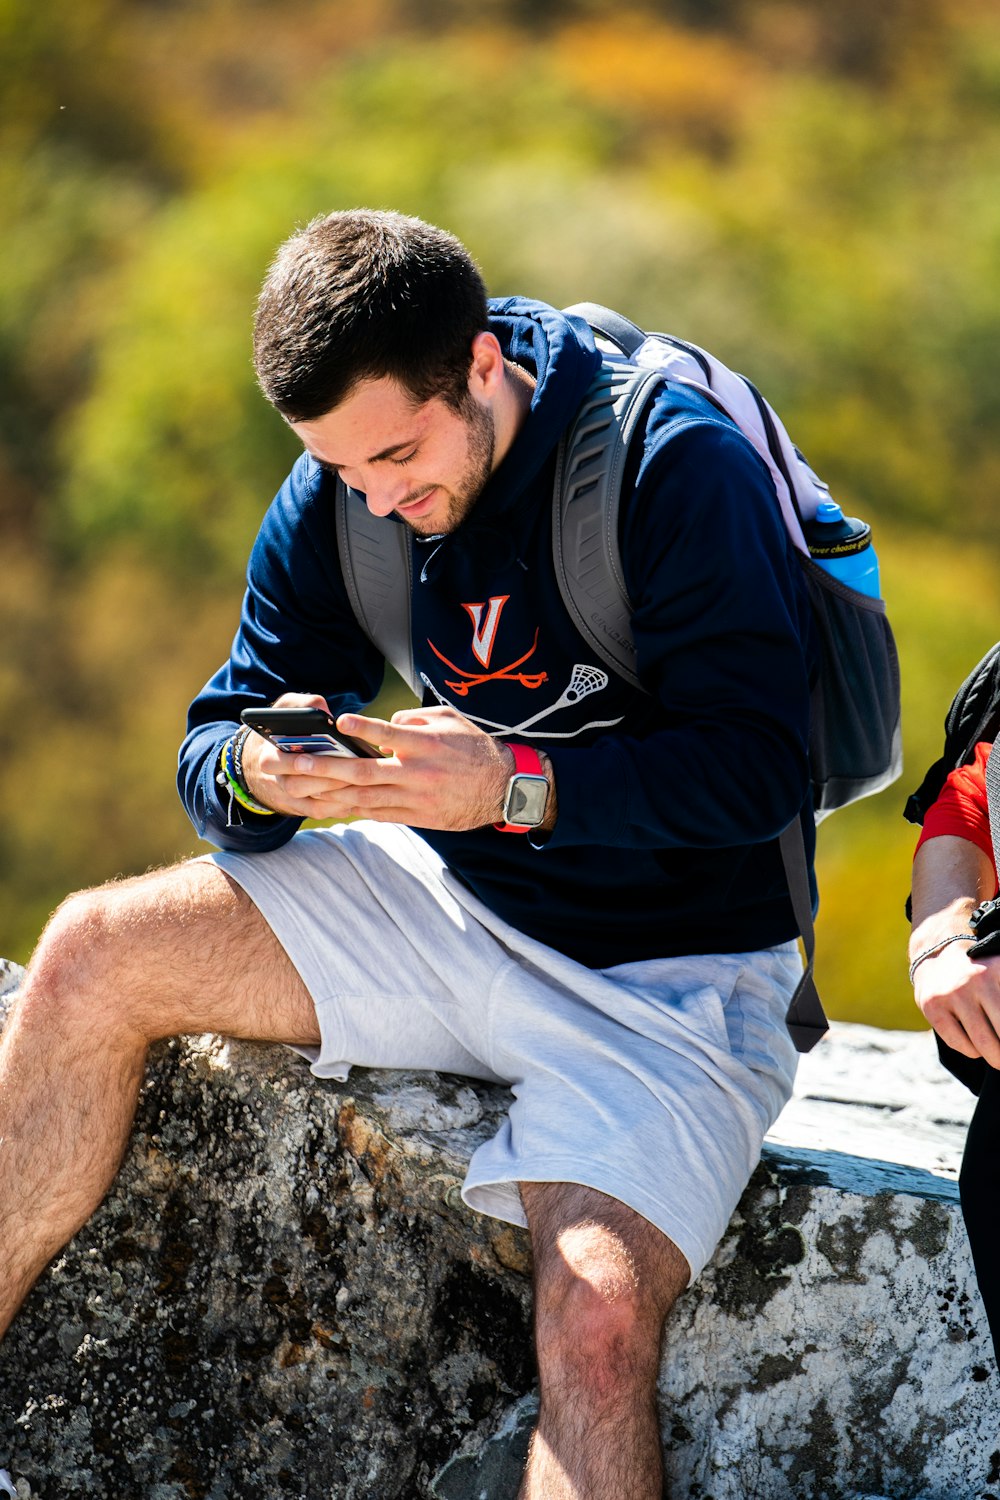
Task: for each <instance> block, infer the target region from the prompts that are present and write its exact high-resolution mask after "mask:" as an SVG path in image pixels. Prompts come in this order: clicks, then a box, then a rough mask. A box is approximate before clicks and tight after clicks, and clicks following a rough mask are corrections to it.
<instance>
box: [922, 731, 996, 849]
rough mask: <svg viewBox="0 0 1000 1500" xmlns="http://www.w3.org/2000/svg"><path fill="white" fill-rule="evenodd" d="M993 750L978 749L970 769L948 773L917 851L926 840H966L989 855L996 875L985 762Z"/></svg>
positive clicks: (991, 747) (928, 815)
mask: <svg viewBox="0 0 1000 1500" xmlns="http://www.w3.org/2000/svg"><path fill="white" fill-rule="evenodd" d="M992 749H993V746H992V745H988V744H980V745H977V746H976V754H975V758H974V759H973V760H972V761H971V762H970V763H969V765H967V766H958V767H957V768H956V769H955V770H954V771H952V772H950V774H949V776H948V779H947V781H946V782H945V784H944V786H943V787H942V788H941V791H940V792H939V794H938V798H937V801H936V802H935V803H934V804H933V805H932V806H931V807H930V808H929V809H928V811H927V816H926V817H925V818H924V826H923V829H922V831H921V834H920V838H919V839H918V840H917V849H919V848H920V846H921V844H925V843H926V842H927V840H928V839H937V838H941V836H942V835H943V834H950V835H952V836H953V837H954V838H959V839H967V840H968V842H969V843H970V844H976V845H977V846H978V847H979V848H980V849H982V851H983V853H984V854H986V855H988V857H989V860H990V863H991V864H992V865H993V871H994V874H996V862H995V860H994V858H993V840H992V839H991V838H990V807H989V802H988V800H987V797H986V761H987V759H988V758H989V753H990V751H991V750H992ZM914 853H916V850H914Z"/></svg>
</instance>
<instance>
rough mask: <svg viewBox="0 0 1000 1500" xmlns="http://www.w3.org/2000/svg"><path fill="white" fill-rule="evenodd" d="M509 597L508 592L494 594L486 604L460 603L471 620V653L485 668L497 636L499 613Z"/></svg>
mask: <svg viewBox="0 0 1000 1500" xmlns="http://www.w3.org/2000/svg"><path fill="white" fill-rule="evenodd" d="M509 598H510V595H509V594H494V596H493V598H492V599H491V600H490V602H489V605H488V606H487V605H485V604H463V605H462V608H463V609H464V610H467V611H468V614H469V618H470V619H471V620H472V654H473V656H474V657H475V658H476V660H477V661H478V662H479V664H480V665H481V666H483V667H486V668H487V669H489V665H490V657H491V656H492V655H493V646H494V642H495V641H496V638H497V628H498V626H499V624H500V613H501V611H502V609H503V607H504V605H505V604H506V603H507V600H508V599H509ZM484 610H485V615H484V613H483V611H484Z"/></svg>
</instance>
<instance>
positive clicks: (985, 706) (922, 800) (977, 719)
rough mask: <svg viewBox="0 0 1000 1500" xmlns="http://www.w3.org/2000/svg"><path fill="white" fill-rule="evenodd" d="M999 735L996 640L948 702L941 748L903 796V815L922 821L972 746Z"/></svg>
mask: <svg viewBox="0 0 1000 1500" xmlns="http://www.w3.org/2000/svg"><path fill="white" fill-rule="evenodd" d="M998 735H1000V641H998V642H997V643H996V645H995V646H991V647H990V649H989V650H988V651H987V653H986V655H985V656H984V657H983V659H982V661H980V662H977V664H976V665H975V666H974V667H973V669H972V671H971V672H970V673H969V675H968V677H967V678H966V679H965V681H964V682H963V683H962V686H961V687H960V688H959V690H958V692H957V693H956V694H955V696H954V698H953V699H952V701H951V707H950V708H949V710H948V712H947V714H946V715H945V721H944V749H943V751H942V752H941V755H940V756H939V757H938V759H937V760H936V761H935V762H934V764H933V765H932V766H929V767H928V770H927V774H926V775H925V776H924V779H923V781H922V782H921V783H920V785H919V786H918V787H917V790H916V791H915V792H911V793H910V795H909V797H908V798H907V799H906V806H905V808H904V809H903V817H904V818H906V820H907V821H908V822H910V823H918V824H919V823H923V821H924V818H925V817H926V815H927V812H928V809H929V808H930V807H931V806H932V804H933V803H934V802H936V801H937V798H938V796H939V794H940V792H941V788H942V787H943V786H944V784H945V781H946V780H947V779H948V775H949V773H950V772H951V771H954V770H956V769H957V768H958V767H959V766H967V765H968V764H969V763H970V761H971V760H972V759H973V756H974V754H975V750H976V746H977V745H979V744H982V743H986V744H990V745H991V744H992V743H993V742H994V740H995V739H996V738H997V737H998Z"/></svg>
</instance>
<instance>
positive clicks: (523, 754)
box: [493, 740, 545, 833]
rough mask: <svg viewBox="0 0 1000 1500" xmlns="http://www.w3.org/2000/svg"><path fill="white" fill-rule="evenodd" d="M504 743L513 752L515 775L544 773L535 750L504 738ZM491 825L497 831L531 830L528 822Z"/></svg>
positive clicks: (527, 831)
mask: <svg viewBox="0 0 1000 1500" xmlns="http://www.w3.org/2000/svg"><path fill="white" fill-rule="evenodd" d="M504 744H505V745H506V746H507V749H508V750H510V751H512V752H513V755H514V775H515V776H544V775H545V768H544V766H543V765H542V757H541V756H540V755H539V753H538V751H537V750H533V749H532V748H531V746H530V745H517V744H514V743H513V742H512V741H510V740H505V741H504ZM493 827H494V828H495V829H497V831H498V832H499V833H530V832H531V825H530V823H504V822H502V821H501V822H499V823H494V824H493Z"/></svg>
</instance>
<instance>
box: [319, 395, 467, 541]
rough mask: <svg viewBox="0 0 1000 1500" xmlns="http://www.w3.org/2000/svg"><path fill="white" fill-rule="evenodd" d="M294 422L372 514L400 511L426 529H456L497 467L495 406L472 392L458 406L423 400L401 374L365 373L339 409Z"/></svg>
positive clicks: (425, 533)
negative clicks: (397, 377)
mask: <svg viewBox="0 0 1000 1500" xmlns="http://www.w3.org/2000/svg"><path fill="white" fill-rule="evenodd" d="M291 427H292V430H293V431H294V432H295V433H297V434H298V436H299V438H300V440H301V441H302V443H303V445H304V446H305V448H306V449H307V450H308V451H309V452H310V453H311V454H312V455H313V457H314V458H315V459H316V460H317V461H318V462H319V463H321V464H322V465H323V466H324V468H328V469H332V470H333V471H335V472H336V473H337V474H339V475H340V477H341V479H342V480H343V481H344V483H345V484H346V485H349V486H350V488H351V489H353V490H360V492H361V493H362V494H363V495H364V497H365V500H366V501H367V504H368V509H369V510H370V511H371V512H372V514H373V515H376V516H387V515H389V514H390V513H391V512H393V511H395V512H396V514H397V515H398V516H399V517H400V519H401V520H403V521H405V522H406V524H407V525H408V526H410V527H412V529H413V530H414V531H415V532H417V533H418V534H419V535H421V536H435V535H437V534H438V533H440V532H446V531H454V530H455V528H456V526H458V525H459V523H460V522H461V521H463V520H464V519H465V517H466V516H467V515H468V513H469V511H470V510H471V509H472V507H473V505H474V504H475V502H476V499H477V497H478V495H479V493H480V491H481V490H482V488H483V485H484V484H485V483H486V481H487V479H488V478H489V476H490V474H491V472H492V470H493V461H494V453H495V442H496V439H495V429H494V420H493V412H492V410H491V408H490V406H489V405H488V404H486V403H484V402H482V401H480V400H477V399H476V397H475V396H474V395H472V394H470V395H469V397H468V399H467V400H466V402H465V404H464V405H463V407H462V409H461V410H460V411H456V410H455V408H454V407H452V406H449V405H448V404H447V403H446V402H445V401H443V400H442V399H441V398H440V397H438V396H435V397H433V398H432V399H431V400H430V401H425V402H423V403H417V402H415V401H414V399H413V397H412V396H411V395H410V394H409V393H408V392H407V391H405V390H404V389H403V388H402V387H401V386H399V385H397V384H396V382H395V381H394V380H389V379H387V378H382V379H379V380H364V381H362V382H361V384H360V385H358V386H356V387H355V389H354V391H353V392H352V393H351V395H349V396H348V397H347V399H346V400H344V401H342V402H341V403H340V405H339V406H336V407H334V409H333V411H330V412H327V413H326V415H325V416H322V417H317V418H316V420H315V421H312V422H293V423H291Z"/></svg>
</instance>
